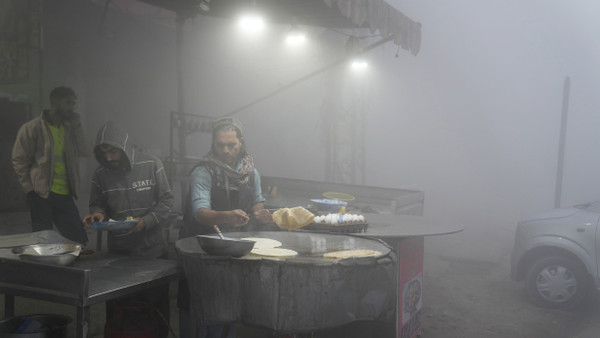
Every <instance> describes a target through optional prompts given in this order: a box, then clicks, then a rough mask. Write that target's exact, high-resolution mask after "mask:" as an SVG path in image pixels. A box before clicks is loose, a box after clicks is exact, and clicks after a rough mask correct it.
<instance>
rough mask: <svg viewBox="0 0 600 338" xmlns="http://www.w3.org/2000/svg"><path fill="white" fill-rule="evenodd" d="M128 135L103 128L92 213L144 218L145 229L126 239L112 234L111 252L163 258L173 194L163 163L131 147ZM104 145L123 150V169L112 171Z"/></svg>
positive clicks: (97, 151) (96, 153)
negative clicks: (102, 150)
mask: <svg viewBox="0 0 600 338" xmlns="http://www.w3.org/2000/svg"><path fill="white" fill-rule="evenodd" d="M129 141H130V140H129V137H128V135H127V133H124V132H123V131H121V130H120V129H119V128H118V127H117V125H116V124H115V123H114V122H108V123H106V124H105V125H104V126H102V127H101V128H100V130H99V131H98V135H97V137H96V143H95V146H94V156H95V157H96V160H97V161H98V163H100V166H99V167H98V169H96V171H95V172H94V177H93V178H92V184H91V190H90V203H89V206H90V213H95V212H101V213H103V214H104V215H105V220H106V221H107V220H108V219H109V218H110V219H114V220H125V219H126V218H127V217H133V218H137V217H140V218H142V219H143V220H144V223H145V226H144V228H143V229H142V230H141V231H138V232H134V233H131V234H129V235H126V236H121V237H119V236H115V234H113V233H111V232H109V235H108V249H109V251H110V252H116V253H121V254H127V255H135V256H148V257H150V256H151V257H159V256H161V255H163V254H165V253H166V242H165V236H164V231H163V229H164V228H165V227H166V226H167V220H168V219H169V216H170V215H171V208H172V206H173V193H172V192H171V188H170V187H169V183H168V181H167V175H166V173H165V170H164V167H163V164H162V162H161V161H160V159H158V158H157V157H155V156H152V155H150V154H145V153H143V152H140V151H138V150H137V149H136V148H135V147H132V146H131V142H129ZM101 144H107V145H111V146H113V147H115V148H117V149H120V150H122V154H121V163H122V164H123V165H122V166H120V167H119V168H115V167H112V166H111V165H110V164H109V163H108V162H107V161H106V158H105V157H104V155H103V153H102V152H101V151H100V148H99V146H100V145H101Z"/></svg>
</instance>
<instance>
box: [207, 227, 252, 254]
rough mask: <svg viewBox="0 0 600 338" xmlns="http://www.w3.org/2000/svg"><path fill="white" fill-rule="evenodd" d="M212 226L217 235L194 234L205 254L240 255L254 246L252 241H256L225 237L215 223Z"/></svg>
mask: <svg viewBox="0 0 600 338" xmlns="http://www.w3.org/2000/svg"><path fill="white" fill-rule="evenodd" d="M213 228H214V229H215V230H216V231H217V234H218V237H217V236H214V235H196V239H197V240H198V244H200V247H201V248H202V250H204V252H206V253H207V254H210V255H215V256H231V257H242V256H246V255H247V254H249V253H250V251H252V248H254V243H256V242H254V241H249V240H245V239H239V238H229V237H225V236H223V233H222V232H221V229H219V227H218V226H217V225H216V224H215V225H213Z"/></svg>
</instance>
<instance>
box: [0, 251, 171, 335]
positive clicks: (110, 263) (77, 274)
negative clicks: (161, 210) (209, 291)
mask: <svg viewBox="0 0 600 338" xmlns="http://www.w3.org/2000/svg"><path fill="white" fill-rule="evenodd" d="M0 242H1V241H0ZM6 250H7V249H2V251H4V252H3V254H2V255H0V293H2V294H4V295H5V298H4V309H5V310H4V313H5V316H6V317H10V316H13V315H14V305H15V303H14V297H15V296H20V297H28V298H35V299H40V300H46V301H50V302H56V303H61V304H67V305H73V306H76V307H77V318H76V327H75V330H76V336H77V337H78V338H83V337H87V334H88V329H89V322H90V306H91V305H94V304H96V303H100V302H105V301H107V300H110V299H115V298H118V297H121V296H125V295H128V294H132V293H135V292H138V291H142V290H145V289H149V288H152V287H155V286H158V285H161V284H165V283H169V282H172V281H175V280H178V279H180V278H181V277H182V276H183V273H182V271H181V269H180V267H179V266H178V264H177V262H176V261H174V260H167V259H149V258H140V257H128V256H117V255H108V254H102V253H94V254H91V255H82V256H80V257H79V258H78V259H77V260H76V261H75V263H73V265H71V266H58V265H48V264H41V263H36V262H27V261H21V260H19V259H18V258H16V259H15V258H10V257H8V256H9V255H7V254H6V252H5V251H6Z"/></svg>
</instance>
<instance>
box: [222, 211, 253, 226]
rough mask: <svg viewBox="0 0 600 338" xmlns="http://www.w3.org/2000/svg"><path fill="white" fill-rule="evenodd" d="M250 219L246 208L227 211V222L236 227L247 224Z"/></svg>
mask: <svg viewBox="0 0 600 338" xmlns="http://www.w3.org/2000/svg"><path fill="white" fill-rule="evenodd" d="M248 220H250V217H248V214H246V212H245V211H244V210H240V209H235V210H231V211H227V223H229V224H231V225H233V226H235V227H241V226H243V225H245V224H246V223H248Z"/></svg>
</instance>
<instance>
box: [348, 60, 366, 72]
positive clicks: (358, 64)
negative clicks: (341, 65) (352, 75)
mask: <svg viewBox="0 0 600 338" xmlns="http://www.w3.org/2000/svg"><path fill="white" fill-rule="evenodd" d="M350 66H351V67H352V69H353V70H356V71H362V70H365V69H367V68H368V67H369V64H368V63H367V61H365V60H363V59H355V60H352V63H351V64H350Z"/></svg>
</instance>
